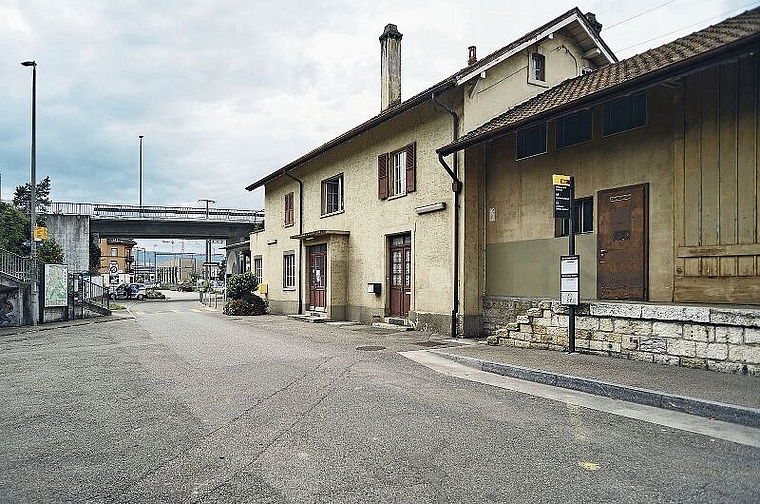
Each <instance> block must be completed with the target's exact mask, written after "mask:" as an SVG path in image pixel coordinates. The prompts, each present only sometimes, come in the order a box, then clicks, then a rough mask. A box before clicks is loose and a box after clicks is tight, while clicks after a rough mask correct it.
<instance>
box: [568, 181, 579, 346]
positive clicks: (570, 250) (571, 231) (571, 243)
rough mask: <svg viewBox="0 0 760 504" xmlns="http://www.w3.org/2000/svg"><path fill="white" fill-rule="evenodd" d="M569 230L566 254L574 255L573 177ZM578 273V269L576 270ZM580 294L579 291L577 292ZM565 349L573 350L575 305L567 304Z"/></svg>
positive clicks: (571, 182)
mask: <svg viewBox="0 0 760 504" xmlns="http://www.w3.org/2000/svg"><path fill="white" fill-rule="evenodd" d="M569 221H570V222H569V230H568V233H567V238H568V244H567V253H568V255H571V256H574V255H575V177H572V176H571V177H570V219H569ZM578 273H580V271H579V272H578ZM579 294H580V293H579ZM567 351H568V352H570V353H574V352H575V305H574V304H571V305H570V306H569V313H568V323H567Z"/></svg>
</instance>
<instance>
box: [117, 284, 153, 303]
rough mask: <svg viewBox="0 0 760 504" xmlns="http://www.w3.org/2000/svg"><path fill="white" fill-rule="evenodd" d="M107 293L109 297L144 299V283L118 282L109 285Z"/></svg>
mask: <svg viewBox="0 0 760 504" xmlns="http://www.w3.org/2000/svg"><path fill="white" fill-rule="evenodd" d="M108 295H109V297H110V298H111V299H139V300H140V301H142V300H143V299H145V284H141V283H130V284H126V283H123V284H119V285H117V286H116V287H111V288H110V289H109V291H108Z"/></svg>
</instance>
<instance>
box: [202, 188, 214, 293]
mask: <svg viewBox="0 0 760 504" xmlns="http://www.w3.org/2000/svg"><path fill="white" fill-rule="evenodd" d="M202 201H205V202H206V219H207V220H208V204H209V203H216V201H214V200H212V199H206V198H201V199H199V200H198V203H200V202H202ZM205 254H206V264H205V266H204V268H203V279H204V280H208V281H211V265H210V264H209V262H211V240H206V251H205Z"/></svg>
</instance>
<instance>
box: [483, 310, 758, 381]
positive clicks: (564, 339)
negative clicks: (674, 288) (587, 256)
mask: <svg viewBox="0 0 760 504" xmlns="http://www.w3.org/2000/svg"><path fill="white" fill-rule="evenodd" d="M568 320H569V317H568V310H567V307H566V306H563V305H560V304H559V303H558V302H557V301H556V300H549V299H535V298H504V297H494V296H486V297H484V299H483V328H484V332H485V334H486V335H487V336H488V342H489V343H491V344H501V345H510V346H515V347H523V348H539V349H548V350H562V351H564V350H567V348H568ZM575 348H576V350H577V351H579V352H583V353H592V354H600V355H610V356H615V357H623V358H627V359H635V360H641V361H647V362H657V363H661V364H672V365H677V366H686V367H691V368H702V369H711V370H715V371H722V372H729V373H744V374H752V375H760V308H754V307H752V308H741V309H739V308H728V307H725V308H721V307H705V306H688V305H671V304H667V305H664V304H653V303H635V302H633V303H631V302H622V301H621V302H601V301H593V302H590V303H582V304H581V305H580V306H578V307H577V309H576V319H575Z"/></svg>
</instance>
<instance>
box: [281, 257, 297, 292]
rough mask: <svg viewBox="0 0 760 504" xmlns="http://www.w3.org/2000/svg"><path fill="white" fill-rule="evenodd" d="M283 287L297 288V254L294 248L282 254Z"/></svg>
mask: <svg viewBox="0 0 760 504" xmlns="http://www.w3.org/2000/svg"><path fill="white" fill-rule="evenodd" d="M282 288H283V289H295V288H296V254H295V252H294V251H292V250H291V251H288V252H285V253H284V254H283V256H282Z"/></svg>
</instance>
